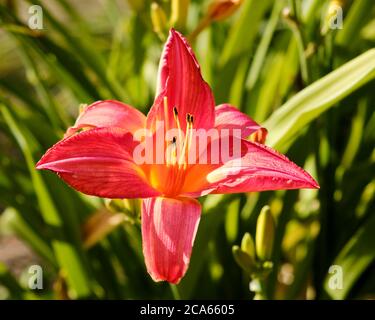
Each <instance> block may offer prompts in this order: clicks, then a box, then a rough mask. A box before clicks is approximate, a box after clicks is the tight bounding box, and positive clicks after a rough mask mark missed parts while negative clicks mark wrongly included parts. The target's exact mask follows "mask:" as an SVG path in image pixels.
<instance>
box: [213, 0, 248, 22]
mask: <svg viewBox="0 0 375 320" xmlns="http://www.w3.org/2000/svg"><path fill="white" fill-rule="evenodd" d="M242 2H243V0H215V1H213V2H212V3H211V4H210V5H209V7H208V10H207V16H208V17H209V18H210V20H212V21H220V20H224V19H226V18H228V17H230V16H231V15H232V14H234V13H235V12H236V11H237V9H238V8H239V7H240V6H241V4H242Z"/></svg>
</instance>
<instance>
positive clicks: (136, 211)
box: [104, 199, 141, 219]
mask: <svg viewBox="0 0 375 320" xmlns="http://www.w3.org/2000/svg"><path fill="white" fill-rule="evenodd" d="M104 204H105V206H106V208H107V209H108V210H109V211H111V212H114V213H119V212H122V213H124V214H125V215H126V216H127V217H128V218H129V219H136V218H138V217H139V215H140V212H141V200H140V199H106V200H105V202H104Z"/></svg>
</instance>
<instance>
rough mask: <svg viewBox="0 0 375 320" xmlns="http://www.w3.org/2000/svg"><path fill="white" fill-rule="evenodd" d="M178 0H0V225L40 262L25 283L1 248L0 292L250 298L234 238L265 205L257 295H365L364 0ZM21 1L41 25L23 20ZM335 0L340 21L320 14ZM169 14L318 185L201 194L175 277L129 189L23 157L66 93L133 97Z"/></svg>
mask: <svg viewBox="0 0 375 320" xmlns="http://www.w3.org/2000/svg"><path fill="white" fill-rule="evenodd" d="M172 2H174V3H176V1H174V0H173V1H172ZM179 2H180V4H181V5H182V4H183V3H186V4H187V5H188V7H186V9H184V8H183V7H182V9H181V8H180V9H181V10H180V11H178V10H177V9H178V8H177V7H173V5H172V6H171V3H170V1H169V0H160V1H156V2H154V4H152V3H151V1H149V0H138V1H137V0H131V1H130V0H129V1H127V2H126V1H125V0H118V1H110V0H95V1H88V0H87V1H86V0H85V1H68V0H59V1H58V0H52V1H37V0H32V1H30V2H28V1H11V0H8V1H0V28H1V31H0V44H1V45H0V165H1V167H0V210H1V211H2V213H0V226H1V227H0V230H1V231H0V237H1V236H2V235H3V236H4V235H5V234H7V235H9V234H14V235H16V236H17V237H18V238H19V239H22V241H24V242H25V243H26V244H27V246H29V247H30V248H31V249H32V251H33V252H34V253H35V255H36V256H37V257H38V258H36V261H37V262H36V263H38V264H40V265H41V266H42V267H43V270H44V290H29V289H28V286H27V277H26V276H25V274H26V275H27V268H26V269H25V270H23V271H22V272H21V273H16V272H15V270H13V269H12V268H10V267H9V265H8V264H7V263H6V261H5V260H4V259H2V257H1V256H0V288H1V290H0V299H2V298H3V299H4V298H5V299H37V298H47V299H60V298H61V299H63V298H70V299H83V298H99V299H102V298H110V299H112V298H121V299H123V298H125V299H126V298H172V297H177V296H178V295H179V296H181V297H182V298H189V299H190V298H222V299H231V298H241V299H251V298H253V296H254V294H253V293H251V292H250V291H249V281H250V277H249V274H248V273H247V272H245V271H243V270H242V269H241V268H240V267H239V266H238V265H237V264H236V261H235V259H234V257H233V255H232V246H234V245H239V244H240V242H241V239H242V237H243V235H244V233H245V232H249V233H250V234H252V235H253V236H254V235H255V228H256V221H257V217H258V215H259V213H260V211H261V208H262V207H263V206H264V205H269V206H270V209H271V212H272V215H273V216H274V218H275V221H276V230H275V241H274V245H273V251H272V258H271V259H270V260H271V261H272V262H273V268H272V271H271V273H270V274H269V275H268V277H267V278H266V280H265V281H264V283H263V285H264V287H263V294H264V295H265V296H266V297H267V298H272V299H306V298H307V299H347V298H369V297H370V298H371V297H372V298H374V293H375V272H374V271H375V263H374V258H375V250H374V244H375V214H374V211H375V201H374V199H375V197H374V194H375V181H374V173H375V152H374V142H375V113H374V108H375V90H374V84H375V82H374V78H375V50H374V49H372V48H373V47H374V44H375V19H374V17H375V6H374V2H373V0H351V1H350V0H347V1H344V0H341V1H338V0H336V1H321V0H292V1H283V0H276V1H272V0H262V1H258V0H244V1H242V3H241V5H240V6H239V8H238V10H233V12H231V14H229V13H228V14H226V15H223V16H213V15H212V14H211V15H210V12H211V11H210V9H209V8H210V7H209V5H210V3H212V2H215V1H214V0H207V1H198V0H193V1H190V3H188V2H189V1H179ZM234 2H235V1H234ZM32 4H34V5H35V4H39V5H41V6H42V8H43V30H31V29H30V28H29V27H28V25H27V22H28V19H29V17H30V15H29V13H28V10H29V7H30V6H31V5H32ZM334 5H341V6H342V8H343V14H344V21H343V28H342V29H335V30H332V29H330V28H329V19H330V17H331V15H332V12H333V11H332V8H333V6H334ZM171 8H172V9H173V10H171ZM187 8H188V10H187ZM211 8H212V7H211ZM211 13H212V12H211ZM164 14H165V16H164ZM185 14H187V19H186V23H185V21H184V15H185ZM151 17H152V19H151ZM201 21H203V22H201ZM172 25H173V26H175V27H176V28H177V29H178V30H180V31H182V32H183V33H184V34H185V35H189V34H190V39H191V41H192V43H193V47H194V49H195V52H196V54H197V57H198V60H199V61H200V63H201V66H202V72H203V75H204V77H205V79H206V80H207V81H208V82H209V84H210V85H211V86H212V88H213V91H214V95H215V99H216V102H217V104H219V103H223V102H230V103H232V104H234V105H236V106H238V107H239V108H240V109H241V110H242V111H243V112H245V113H247V114H249V115H250V116H252V117H253V118H254V119H255V120H256V121H258V122H260V123H262V124H263V125H264V126H265V127H266V128H267V129H268V131H269V136H268V139H267V141H266V144H268V145H270V146H272V147H274V148H276V149H278V150H279V151H281V152H284V153H287V155H288V156H289V157H290V158H291V159H293V160H294V161H295V162H296V163H298V164H299V165H301V166H304V167H305V168H306V169H307V170H308V171H309V172H310V173H312V175H313V176H314V177H315V178H316V179H317V181H318V182H319V184H320V186H321V189H320V190H318V191H317V190H301V191H287V192H285V191H282V192H263V193H250V194H238V195H234V196H208V197H206V198H204V199H203V202H204V210H203V216H202V219H201V224H200V226H199V230H198V235H197V238H196V243H195V246H194V249H193V255H192V259H191V263H190V268H189V270H188V272H187V274H186V276H185V278H184V279H183V280H182V281H181V283H180V284H179V285H178V286H177V288H173V290H171V288H170V287H169V285H168V284H165V283H161V284H160V283H154V282H152V280H151V279H150V277H149V276H148V275H147V272H146V270H145V266H144V262H143V256H142V250H141V237H140V228H139V225H138V223H137V217H135V218H134V210H133V209H132V208H129V206H128V207H124V205H128V203H122V202H119V203H114V202H112V203H110V204H108V203H107V206H106V205H105V201H104V200H102V199H98V198H94V197H88V196H85V195H83V194H79V193H77V192H75V191H74V190H72V189H70V188H69V187H67V186H66V185H65V184H64V183H63V182H62V181H61V180H59V178H58V177H57V176H56V175H54V174H51V173H48V172H38V171H36V170H35V169H34V166H35V163H36V161H37V160H38V159H39V158H40V156H41V155H42V154H43V152H44V151H45V150H46V149H47V148H48V147H50V146H51V145H52V144H54V143H55V142H56V141H58V140H59V139H61V137H62V136H63V133H64V131H65V130H66V128H67V127H68V126H69V125H71V124H72V123H73V122H74V119H75V117H76V116H77V114H78V110H79V105H80V104H82V103H86V104H89V103H91V102H94V101H96V100H99V99H118V100H121V101H124V102H127V103H129V104H131V105H134V106H137V107H138V108H139V109H140V110H142V111H143V112H147V110H148V108H149V107H150V106H151V104H152V101H153V97H154V93H155V83H156V72H157V66H158V60H159V57H160V54H161V49H162V46H163V41H164V40H165V37H166V35H167V30H168V28H169V27H170V26H172ZM197 26H200V28H199V29H201V30H197V29H196V28H197ZM194 30H195V32H194ZM198 31H201V32H198ZM108 208H109V209H108ZM1 211H0V212H1ZM93 217H95V218H93ZM114 217H115V218H114ZM90 218H91V219H90ZM88 219H89V220H88ZM87 221H90V222H87ZM108 221H111V222H110V223H109V222H108ZM90 236H91V238H89V237H90ZM331 265H339V266H341V267H342V268H343V288H342V289H341V290H333V289H331V288H330V287H329V286H328V281H329V279H330V276H332V275H331V274H329V273H328V270H329V267H330V266H331Z"/></svg>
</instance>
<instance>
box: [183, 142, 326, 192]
mask: <svg viewBox="0 0 375 320" xmlns="http://www.w3.org/2000/svg"><path fill="white" fill-rule="evenodd" d="M241 146H242V147H241V148H245V150H241V152H242V153H243V151H245V155H244V156H243V157H240V158H237V159H233V160H230V161H228V162H226V163H224V164H223V165H221V166H218V167H217V168H215V169H213V170H212V171H211V172H210V173H208V174H207V176H206V179H205V180H206V181H205V185H204V183H202V182H201V189H200V190H196V191H195V192H193V191H191V192H186V193H185V195H187V196H194V197H197V196H200V195H204V194H208V193H240V192H258V191H267V190H280V189H300V188H319V185H318V184H317V182H316V181H315V180H314V179H313V178H312V177H311V176H310V175H309V174H308V173H307V172H306V171H305V170H303V169H302V168H300V167H299V166H297V165H296V164H295V163H293V162H292V161H290V160H289V159H288V158H287V157H285V156H284V155H282V154H280V153H278V152H277V151H275V150H273V149H271V148H269V147H267V146H264V145H262V144H259V143H254V142H250V141H246V140H242V144H241ZM203 185H204V186H203Z"/></svg>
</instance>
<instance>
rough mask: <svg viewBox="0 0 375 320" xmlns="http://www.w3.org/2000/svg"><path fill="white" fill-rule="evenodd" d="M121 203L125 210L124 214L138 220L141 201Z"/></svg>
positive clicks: (130, 200) (128, 200)
mask: <svg viewBox="0 0 375 320" xmlns="http://www.w3.org/2000/svg"><path fill="white" fill-rule="evenodd" d="M122 201H123V203H124V207H125V209H126V210H127V212H125V213H127V214H128V215H130V216H131V217H132V218H138V217H139V216H140V214H141V205H142V200H141V199H124V200H122Z"/></svg>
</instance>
